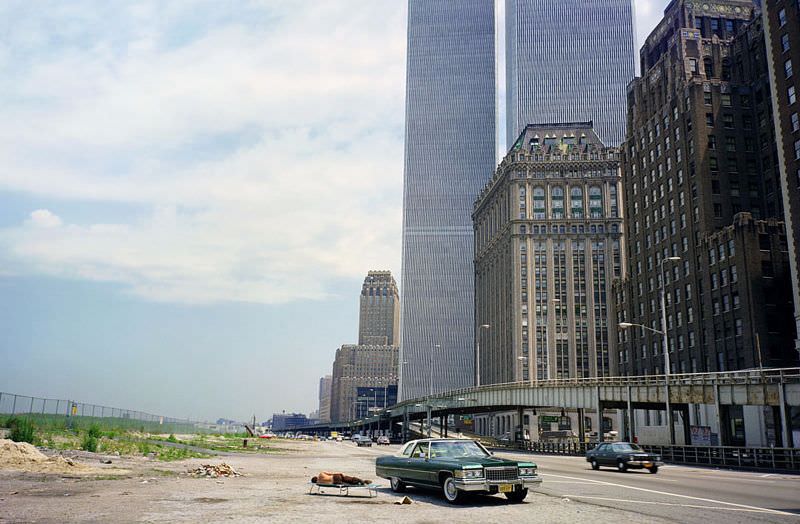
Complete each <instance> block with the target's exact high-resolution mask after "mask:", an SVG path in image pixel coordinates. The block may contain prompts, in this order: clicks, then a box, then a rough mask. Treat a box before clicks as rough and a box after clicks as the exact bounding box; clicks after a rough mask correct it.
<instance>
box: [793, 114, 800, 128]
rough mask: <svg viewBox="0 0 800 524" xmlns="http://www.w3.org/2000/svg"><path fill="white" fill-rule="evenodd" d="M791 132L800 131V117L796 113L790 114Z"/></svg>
mask: <svg viewBox="0 0 800 524" xmlns="http://www.w3.org/2000/svg"><path fill="white" fill-rule="evenodd" d="M792 131H800V117H798V116H797V113H792Z"/></svg>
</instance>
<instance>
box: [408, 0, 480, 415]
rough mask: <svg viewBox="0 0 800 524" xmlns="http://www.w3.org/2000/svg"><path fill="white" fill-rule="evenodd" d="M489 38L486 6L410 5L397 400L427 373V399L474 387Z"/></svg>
mask: <svg viewBox="0 0 800 524" xmlns="http://www.w3.org/2000/svg"><path fill="white" fill-rule="evenodd" d="M494 30H495V27H494V2H493V0H409V9H408V70H407V86H406V144H405V149H406V150H405V179H404V195H403V274H402V289H403V305H402V314H401V324H402V334H401V341H400V345H401V359H400V360H401V362H403V361H405V362H406V364H405V365H401V369H400V397H401V398H403V399H406V398H412V397H417V396H420V395H426V394H427V393H428V388H429V387H428V383H429V379H430V376H431V373H432V374H433V376H434V377H435V378H436V380H435V383H434V390H435V391H444V390H449V389H454V388H459V387H464V386H470V385H472V384H473V383H474V358H475V357H474V347H473V345H474V336H473V333H474V330H475V325H474V313H473V295H474V292H473V290H474V283H473V264H472V256H473V239H472V234H473V233H472V220H471V218H470V215H471V214H472V206H473V203H474V201H475V197H476V195H477V194H478V192H479V191H480V189H481V188H482V187H483V186H484V185H485V184H486V182H487V180H488V178H489V176H490V175H491V173H492V172H493V171H494V166H495V53H494V46H495V38H494ZM437 346H438V347H437ZM432 351H433V352H434V353H431V352H432ZM429 362H432V364H430V365H429ZM430 366H432V368H431V367H430Z"/></svg>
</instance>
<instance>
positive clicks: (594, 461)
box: [592, 459, 600, 471]
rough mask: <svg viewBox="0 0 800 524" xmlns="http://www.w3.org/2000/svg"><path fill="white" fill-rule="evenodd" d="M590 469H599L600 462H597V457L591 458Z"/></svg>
mask: <svg viewBox="0 0 800 524" xmlns="http://www.w3.org/2000/svg"><path fill="white" fill-rule="evenodd" d="M592 469H593V470H595V471H597V470H598V469H600V464H598V463H597V459H592Z"/></svg>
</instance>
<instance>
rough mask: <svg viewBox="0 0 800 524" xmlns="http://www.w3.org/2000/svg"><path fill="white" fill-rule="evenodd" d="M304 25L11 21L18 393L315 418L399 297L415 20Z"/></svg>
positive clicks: (640, 21) (5, 204) (12, 9)
mask: <svg viewBox="0 0 800 524" xmlns="http://www.w3.org/2000/svg"><path fill="white" fill-rule="evenodd" d="M635 3H636V16H637V20H636V25H637V31H638V39H639V44H641V42H642V41H643V38H644V37H645V36H646V34H647V33H649V31H650V30H651V29H652V28H653V27H654V26H655V24H656V23H657V22H658V20H659V19H660V16H661V13H662V11H663V8H664V7H665V5H666V3H667V1H666V0H635ZM309 5H311V6H313V8H312V7H308V8H305V9H298V8H297V3H296V2H295V1H292V0H261V1H259V0H237V1H220V0H210V1H204V0H193V1H183V0H171V1H169V2H159V1H150V0H143V1H137V2H123V1H103V2H101V1H99V0H96V1H84V0H73V1H71V2H63V1H60V0H55V1H46V0H37V1H35V2H30V1H29V0H6V1H4V2H0V35H2V38H0V78H2V79H3V81H2V82H0V332H2V333H3V335H2V337H0V363H2V364H1V365H0V391H1V392H4V393H18V394H23V395H34V396H41V397H47V398H59V399H71V400H77V401H84V402H90V403H95V404H102V405H106V406H113V407H122V408H129V409H136V410H141V411H146V412H150V413H154V414H160V415H167V416H175V417H190V418H194V419H203V420H214V419H216V418H218V417H225V418H234V419H241V420H243V419H247V418H249V417H252V416H253V415H255V416H256V417H257V418H258V419H259V420H266V419H268V418H269V417H270V416H271V415H272V413H274V412H280V411H282V410H286V411H287V412H288V411H298V412H305V413H308V412H310V411H312V410H314V409H316V407H317V385H318V380H319V377H321V376H322V375H325V374H329V373H330V372H331V364H332V361H333V358H334V355H335V351H336V348H337V347H338V346H339V345H341V344H345V343H353V342H354V341H356V339H357V324H358V295H359V292H360V288H361V282H362V281H363V278H364V276H365V275H366V273H367V271H368V270H370V269H390V270H391V271H392V272H393V274H394V275H395V278H397V279H398V282H399V277H400V249H401V219H402V207H401V206H402V177H403V134H404V121H403V118H404V90H405V46H406V2H405V1H401V0H327V1H318V2H313V3H312V4H309ZM501 102H502V101H501ZM499 129H503V127H502V126H501V127H500V128H499Z"/></svg>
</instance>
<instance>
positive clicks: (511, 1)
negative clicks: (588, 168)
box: [505, 0, 636, 147]
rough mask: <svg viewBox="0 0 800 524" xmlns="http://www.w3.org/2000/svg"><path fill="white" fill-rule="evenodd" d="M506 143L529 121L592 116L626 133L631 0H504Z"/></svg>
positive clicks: (603, 133)
mask: <svg viewBox="0 0 800 524" xmlns="http://www.w3.org/2000/svg"><path fill="white" fill-rule="evenodd" d="M505 16H506V144H507V145H508V146H509V147H510V146H511V144H513V143H514V140H516V139H517V137H518V136H519V134H520V133H521V132H522V131H523V130H524V129H525V126H526V125H527V124H530V123H544V122H584V121H589V120H591V121H592V122H593V123H594V130H595V132H596V133H597V135H598V136H599V137H600V140H602V141H603V143H604V144H605V145H607V146H613V147H617V146H619V145H620V144H621V143H622V142H623V140H624V139H625V122H626V121H625V88H626V86H627V85H628V82H630V80H631V79H632V78H633V77H634V75H635V65H636V62H635V53H636V51H635V43H634V30H633V5H632V1H631V0H559V1H557V2H553V1H549V0H506V13H505Z"/></svg>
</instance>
